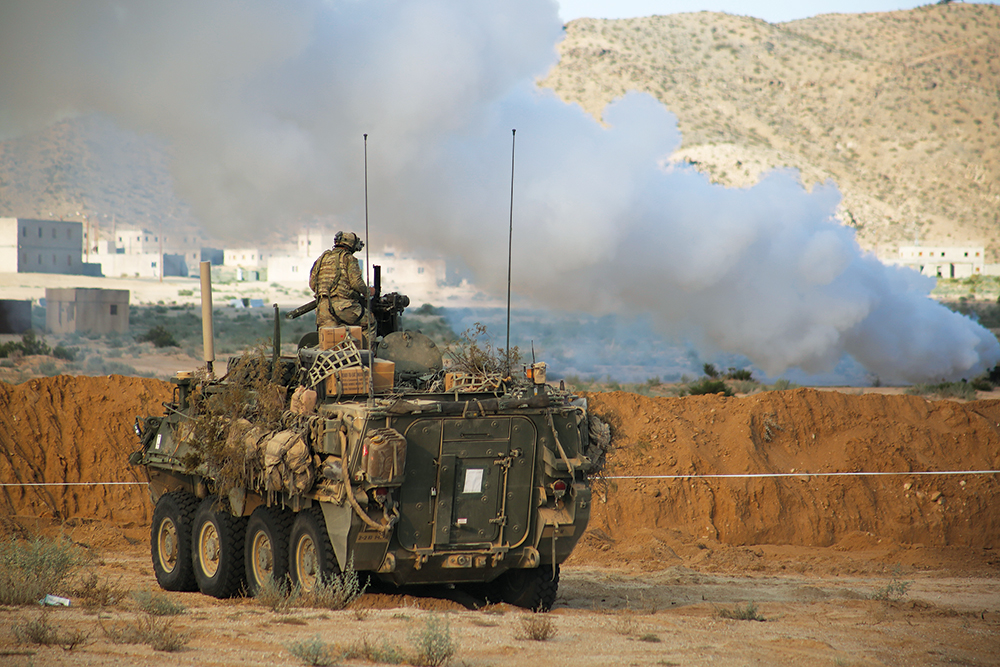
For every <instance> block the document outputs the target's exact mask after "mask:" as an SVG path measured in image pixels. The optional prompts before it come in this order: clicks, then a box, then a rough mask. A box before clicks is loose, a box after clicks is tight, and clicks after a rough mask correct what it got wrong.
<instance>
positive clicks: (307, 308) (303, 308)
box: [285, 299, 319, 320]
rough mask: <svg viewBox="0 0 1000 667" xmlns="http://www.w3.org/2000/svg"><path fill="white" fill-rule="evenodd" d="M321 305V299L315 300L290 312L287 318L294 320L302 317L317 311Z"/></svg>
mask: <svg viewBox="0 0 1000 667" xmlns="http://www.w3.org/2000/svg"><path fill="white" fill-rule="evenodd" d="M317 305H319V299H313V300H312V301H310V302H309V303H306V304H303V305H301V306H299V307H298V308H296V309H295V310H293V311H290V312H289V313H288V314H286V315H285V318H287V319H289V320H294V319H295V318H296V317H301V316H302V315H305V314H306V313H309V312H312V311H314V310H316V306H317Z"/></svg>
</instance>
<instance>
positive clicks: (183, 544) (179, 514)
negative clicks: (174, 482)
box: [149, 491, 198, 591]
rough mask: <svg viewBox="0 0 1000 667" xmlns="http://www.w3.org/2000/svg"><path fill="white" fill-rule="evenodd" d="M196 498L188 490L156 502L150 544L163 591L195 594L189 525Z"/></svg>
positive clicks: (192, 516)
mask: <svg viewBox="0 0 1000 667" xmlns="http://www.w3.org/2000/svg"><path fill="white" fill-rule="evenodd" d="M197 508H198V497H197V496H195V495H194V494H193V493H188V492H187V491H174V492H172V493H165V494H163V495H162V496H160V499H159V500H158V501H156V508H155V509H154V510H153V525H152V527H151V528H150V535H149V545H150V554H151V555H152V557H153V573H154V574H155V575H156V583H158V584H159V585H160V588H162V589H163V590H165V591H196V590H198V582H197V581H195V578H194V570H193V568H192V565H191V524H192V522H193V520H194V514H195V511H196V510H197Z"/></svg>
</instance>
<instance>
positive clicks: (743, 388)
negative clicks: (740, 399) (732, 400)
mask: <svg viewBox="0 0 1000 667" xmlns="http://www.w3.org/2000/svg"><path fill="white" fill-rule="evenodd" d="M729 387H730V388H731V389H732V390H733V391H734V392H735V393H737V394H752V393H753V392H755V391H757V390H758V389H760V384H759V383H758V382H754V381H753V380H734V381H733V382H730V383H729Z"/></svg>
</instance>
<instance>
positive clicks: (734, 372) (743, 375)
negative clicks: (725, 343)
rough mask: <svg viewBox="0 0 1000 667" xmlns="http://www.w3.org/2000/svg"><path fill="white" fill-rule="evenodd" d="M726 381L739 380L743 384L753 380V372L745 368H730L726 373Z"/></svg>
mask: <svg viewBox="0 0 1000 667" xmlns="http://www.w3.org/2000/svg"><path fill="white" fill-rule="evenodd" d="M726 379H727V380H741V381H744V382H747V381H751V380H753V371H751V370H749V369H747V368H730V369H728V370H727V371H726Z"/></svg>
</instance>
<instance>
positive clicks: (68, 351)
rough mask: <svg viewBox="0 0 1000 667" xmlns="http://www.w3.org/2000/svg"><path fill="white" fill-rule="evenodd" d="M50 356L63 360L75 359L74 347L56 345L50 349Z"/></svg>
mask: <svg viewBox="0 0 1000 667" xmlns="http://www.w3.org/2000/svg"><path fill="white" fill-rule="evenodd" d="M52 356H53V357H55V358H56V359H63V360H65V361H76V348H73V347H63V346H62V345H56V347H55V349H54V350H52Z"/></svg>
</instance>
